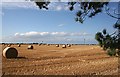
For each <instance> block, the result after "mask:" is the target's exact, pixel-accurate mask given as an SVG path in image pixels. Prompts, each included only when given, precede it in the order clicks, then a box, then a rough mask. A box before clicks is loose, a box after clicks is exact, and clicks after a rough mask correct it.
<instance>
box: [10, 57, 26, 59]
mask: <svg viewBox="0 0 120 77" xmlns="http://www.w3.org/2000/svg"><path fill="white" fill-rule="evenodd" d="M8 59H27V58H26V57H16V58H8Z"/></svg>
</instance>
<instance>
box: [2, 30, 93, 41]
mask: <svg viewBox="0 0 120 77" xmlns="http://www.w3.org/2000/svg"><path fill="white" fill-rule="evenodd" d="M90 35H91V34H89V33H85V32H84V33H81V32H36V31H31V32H26V33H15V34H14V35H13V36H7V37H4V38H3V39H2V40H3V42H41V41H45V42H49V43H68V42H69V43H71V42H76V43H77V42H79V41H83V37H87V36H90Z"/></svg>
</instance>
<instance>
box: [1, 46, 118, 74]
mask: <svg viewBox="0 0 120 77" xmlns="http://www.w3.org/2000/svg"><path fill="white" fill-rule="evenodd" d="M27 46H28V45H21V47H18V46H17V45H12V46H11V47H15V48H16V49H17V50H18V53H19V54H18V58H16V59H6V58H4V57H2V73H3V74H4V75H117V74H118V57H109V56H108V55H107V54H106V52H105V51H103V50H102V49H101V48H100V47H99V46H97V45H72V46H71V47H67V48H62V47H61V45H60V47H56V46H55V45H50V46H47V45H41V46H39V45H33V46H34V49H32V50H30V49H29V50H28V49H27ZM5 47H6V46H2V50H3V49H4V48H5Z"/></svg>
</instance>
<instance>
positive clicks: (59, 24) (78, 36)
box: [0, 0, 116, 44]
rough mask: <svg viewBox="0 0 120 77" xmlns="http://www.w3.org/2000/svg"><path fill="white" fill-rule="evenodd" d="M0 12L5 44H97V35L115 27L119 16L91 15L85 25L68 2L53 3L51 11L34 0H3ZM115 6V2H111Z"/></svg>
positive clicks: (2, 39) (2, 38) (50, 7)
mask: <svg viewBox="0 0 120 77" xmlns="http://www.w3.org/2000/svg"><path fill="white" fill-rule="evenodd" d="M1 7H2V10H1V11H0V15H1V19H0V20H1V22H2V24H0V26H2V34H1V35H0V38H1V39H0V40H1V42H5V43H18V42H19V43H33V42H37V43H41V42H42V41H43V42H44V43H65V44H67V43H75V44H83V43H84V40H85V43H86V44H97V41H96V40H95V34H96V33H97V32H99V31H102V30H103V29H107V30H108V32H109V33H113V31H114V30H115V29H114V28H113V24H114V23H115V22H116V19H114V18H112V17H110V16H108V15H107V14H106V13H105V12H103V13H100V14H98V15H96V16H95V17H93V18H87V19H86V20H85V21H84V23H83V24H81V23H79V22H76V21H75V14H76V11H77V10H78V9H77V8H76V9H75V10H74V11H69V10H68V6H67V5H66V3H64V2H60V3H58V2H53V3H51V4H50V5H49V6H48V7H49V10H45V9H42V10H40V9H39V8H38V6H36V4H35V3H34V2H12V0H11V2H2V6H1ZM109 7H112V8H115V7H116V4H115V3H110V6H109Z"/></svg>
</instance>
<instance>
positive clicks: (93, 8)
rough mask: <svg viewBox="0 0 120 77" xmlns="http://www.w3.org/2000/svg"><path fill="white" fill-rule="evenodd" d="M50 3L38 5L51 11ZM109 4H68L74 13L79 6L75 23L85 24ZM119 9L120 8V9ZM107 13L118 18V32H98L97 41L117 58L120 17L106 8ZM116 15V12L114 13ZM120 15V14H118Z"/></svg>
mask: <svg viewBox="0 0 120 77" xmlns="http://www.w3.org/2000/svg"><path fill="white" fill-rule="evenodd" d="M49 3H50V2H49V1H45V0H43V2H36V5H37V6H39V8H40V9H42V8H45V9H47V10H48V9H49V8H48V7H47V6H48V5H49ZM108 3H109V2H92V1H89V2H80V1H78V2H68V3H67V4H68V6H69V10H70V11H73V10H74V9H75V6H76V5H79V10H78V11H77V12H76V18H75V21H77V22H80V23H83V22H84V21H85V19H86V18H92V17H94V16H96V15H97V14H98V13H101V12H102V11H103V8H106V6H107V5H108ZM118 8H119V7H118ZM106 13H107V14H108V15H109V16H111V17H113V18H117V19H118V21H117V22H116V23H115V24H114V28H115V29H116V31H115V32H114V33H113V34H109V33H107V30H106V29H103V32H97V33H96V35H95V39H96V40H97V41H98V43H99V45H100V46H101V47H103V49H104V50H106V51H107V52H108V54H109V55H110V56H115V55H116V53H117V54H118V55H120V54H119V52H120V17H115V16H113V15H112V14H110V12H109V8H106ZM114 13H115V11H114ZM117 15H120V14H117Z"/></svg>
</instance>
